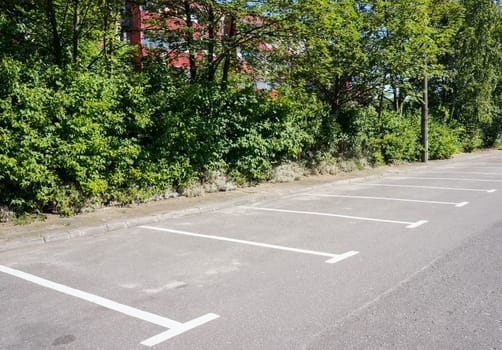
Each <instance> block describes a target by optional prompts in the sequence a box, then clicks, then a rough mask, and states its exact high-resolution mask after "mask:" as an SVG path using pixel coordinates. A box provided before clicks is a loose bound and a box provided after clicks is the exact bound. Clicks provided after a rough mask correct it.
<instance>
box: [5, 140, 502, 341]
mask: <svg viewBox="0 0 502 350" xmlns="http://www.w3.org/2000/svg"><path fill="white" fill-rule="evenodd" d="M270 186H277V187H275V188H280V189H281V190H272V189H270V188H269V189H268V190H266V191H265V190H263V191H262V192H255V193H248V194H246V193H241V194H235V195H232V196H231V197H227V198H226V199H224V200H219V201H217V202H214V201H213V202H210V203H206V204H200V205H197V206H196V207H190V206H186V205H185V207H184V208H183V209H180V208H178V209H177V210H173V211H167V212H162V213H156V214H151V213H146V212H144V214H145V215H141V216H139V215H136V216H135V217H130V216H129V217H122V218H121V217H120V216H115V217H113V220H112V219H110V221H109V222H107V221H105V222H103V221H102V220H103V219H102V218H101V221H100V222H98V225H90V226H88V227H87V228H86V227H83V226H82V227H80V226H79V227H72V228H71V229H72V230H74V231H72V232H80V233H81V237H76V236H79V234H74V235H70V234H68V232H67V231H64V230H63V231H61V230H59V231H57V232H56V231H51V236H44V233H43V232H38V233H36V234H32V235H31V236H30V234H28V233H27V236H26V235H21V236H19V237H21V238H20V239H19V242H21V243H19V244H15V240H14V239H13V240H11V241H9V245H8V247H7V248H4V249H3V251H2V252H0V348H1V349H16V350H17V349H53V348H54V349H148V348H154V349H176V350H197V349H200V350H212V349H218V350H226V349H228V350H237V349H243V350H244V349H246V350H248V349H249V350H258V349H259V350H282V349H312V350H314V349H323V350H328V349H329V350H331V349H500V348H502V277H501V276H502V275H501V273H500V271H502V215H501V210H500V208H501V204H502V151H496V150H494V151H488V152H482V153H479V154H473V155H465V156H461V157H456V158H455V159H452V160H448V161H441V162H430V163H428V164H427V165H416V166H407V167H398V168H388V169H386V170H383V171H379V172H377V173H375V174H366V175H365V176H362V177H359V178H351V179H344V180H343V181H339V180H338V179H337V178H332V179H328V180H323V181H320V182H317V183H312V182H310V183H305V182H304V183H302V182H299V183H296V184H294V185H283V187H281V185H270ZM147 214H148V215H147ZM121 219H122V220H124V222H123V223H122V224H121V223H120V220H121ZM58 232H59V233H58ZM61 232H63V233H61ZM64 232H66V233H64ZM33 236H35V237H56V238H58V239H55V240H54V241H52V242H49V241H51V240H48V239H45V240H43V239H42V240H40V239H30V237H33ZM67 238H71V239H67ZM13 242H14V243H13ZM44 242H45V243H44Z"/></svg>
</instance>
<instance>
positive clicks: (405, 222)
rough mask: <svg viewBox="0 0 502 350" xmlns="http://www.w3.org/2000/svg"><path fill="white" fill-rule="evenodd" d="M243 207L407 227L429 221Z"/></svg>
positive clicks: (253, 208)
mask: <svg viewBox="0 0 502 350" xmlns="http://www.w3.org/2000/svg"><path fill="white" fill-rule="evenodd" d="M241 208H244V209H252V210H261V211H273V212H278V213H289V214H303V215H317V216H329V217H335V218H342V219H353V220H361V221H374V222H385V223H390V224H401V225H406V228H415V227H418V226H420V225H423V224H425V223H426V222H427V221H426V220H420V221H417V222H409V221H397V220H387V219H375V218H367V217H362V216H351V215H341V214H331V213H319V212H314V211H299V210H286V209H275V208H259V207H246V206H241ZM417 223H421V224H420V225H418V226H415V225H416V224H417Z"/></svg>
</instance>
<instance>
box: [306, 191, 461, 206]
mask: <svg viewBox="0 0 502 350" xmlns="http://www.w3.org/2000/svg"><path fill="white" fill-rule="evenodd" d="M305 195H306V196H313V197H336V198H354V199H374V200H383V201H398V202H412V203H425V204H441V205H454V206H456V207H463V206H465V205H467V204H469V202H461V203H455V202H438V201H425V200H418V199H405V198H389V197H370V196H348V195H342V194H320V193H319V194H317V193H313V194H305Z"/></svg>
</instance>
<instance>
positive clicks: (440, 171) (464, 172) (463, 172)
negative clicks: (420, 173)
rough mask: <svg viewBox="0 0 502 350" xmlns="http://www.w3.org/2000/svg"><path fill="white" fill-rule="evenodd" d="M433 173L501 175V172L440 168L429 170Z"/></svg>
mask: <svg viewBox="0 0 502 350" xmlns="http://www.w3.org/2000/svg"><path fill="white" fill-rule="evenodd" d="M430 171H432V172H435V173H440V174H457V175H458V174H467V175H487V176H502V173H482V172H476V171H456V172H453V171H442V170H430Z"/></svg>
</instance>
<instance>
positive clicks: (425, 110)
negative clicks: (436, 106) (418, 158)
mask: <svg viewBox="0 0 502 350" xmlns="http://www.w3.org/2000/svg"><path fill="white" fill-rule="evenodd" d="M422 89H423V94H424V96H423V102H422V122H421V124H422V146H423V148H424V150H423V151H422V162H424V163H427V161H428V160H429V125H428V120H429V94H428V89H429V83H428V81H427V74H425V76H424V80H423V81H422Z"/></svg>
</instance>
